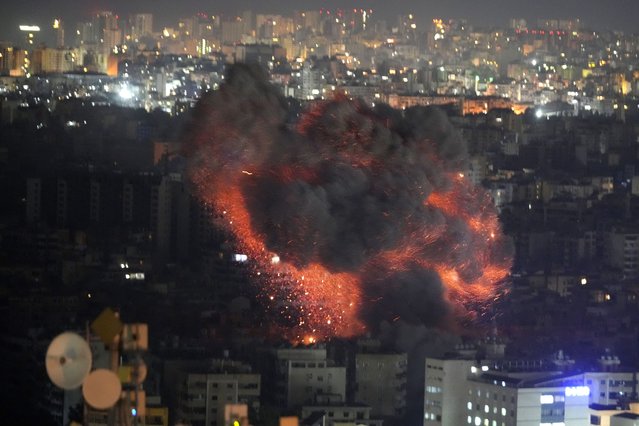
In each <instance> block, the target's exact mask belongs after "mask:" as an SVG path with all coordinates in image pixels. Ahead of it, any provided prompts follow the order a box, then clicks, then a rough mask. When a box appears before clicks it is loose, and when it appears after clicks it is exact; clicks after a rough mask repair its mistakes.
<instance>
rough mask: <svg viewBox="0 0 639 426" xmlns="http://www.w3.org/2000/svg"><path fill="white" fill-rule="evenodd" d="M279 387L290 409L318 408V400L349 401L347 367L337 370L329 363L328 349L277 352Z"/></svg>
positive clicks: (282, 400)
mask: <svg viewBox="0 0 639 426" xmlns="http://www.w3.org/2000/svg"><path fill="white" fill-rule="evenodd" d="M277 361H278V385H279V391H280V395H279V397H280V400H281V403H282V406H285V407H287V408H296V407H301V406H302V405H310V404H314V403H315V402H316V401H317V400H318V397H321V398H326V397H329V396H330V397H331V400H338V401H342V402H343V401H345V399H346V367H337V366H334V365H333V364H332V362H331V361H330V360H327V359H326V349H324V348H289V349H278V350H277Z"/></svg>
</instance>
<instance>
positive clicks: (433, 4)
mask: <svg viewBox="0 0 639 426" xmlns="http://www.w3.org/2000/svg"><path fill="white" fill-rule="evenodd" d="M320 7H324V8H348V7H366V8H372V9H374V11H375V13H376V15H377V16H378V17H379V16H381V17H384V18H386V19H388V20H389V21H391V22H394V19H395V18H394V17H395V16H396V15H397V14H398V13H401V12H413V13H415V14H417V15H418V18H420V19H430V18H432V17H443V18H468V19H469V20H470V22H471V23H474V24H477V25H493V24H494V25H500V26H505V25H506V23H507V19H508V18H511V17H523V18H526V19H536V18H548V17H550V18H569V17H579V18H581V19H582V20H583V21H584V22H586V23H587V24H588V25H589V26H590V27H592V28H595V29H620V30H624V31H629V32H637V31H638V30H639V28H638V25H637V17H638V16H639V1H638V0H605V1H604V0H445V1H418V0H413V1H387V0H371V1H366V2H364V1H356V0H355V1H343V0H342V1H339V0H332V1H324V2H322V1H313V0H260V1H257V0H233V1H232V2H231V1H221V2H207V1H204V0H179V1H176V0H155V1H153V0H89V1H84V2H82V1H79V0H9V1H7V2H3V7H2V13H1V14H0V40H11V41H13V40H16V39H17V37H18V31H17V26H18V24H19V23H25V22H28V23H32V24H36V25H40V26H41V27H45V26H47V25H48V23H49V21H50V18H51V17H53V16H55V15H58V16H61V17H62V18H63V19H65V20H67V21H69V22H73V21H76V20H82V19H87V17H88V16H90V15H91V13H93V12H95V11H98V10H113V11H115V12H117V13H119V14H121V15H123V16H126V14H128V13H131V12H146V11H149V12H152V13H154V14H155V15H156V18H155V19H156V22H157V25H158V26H159V25H167V24H171V23H172V22H174V21H175V20H176V19H178V18H180V17H184V16H189V15H191V14H192V13H193V12H195V11H203V12H209V13H220V12H223V13H232V12H234V11H239V10H243V9H252V10H254V11H256V12H273V13H283V14H285V13H287V12H289V11H291V10H301V9H318V8H320Z"/></svg>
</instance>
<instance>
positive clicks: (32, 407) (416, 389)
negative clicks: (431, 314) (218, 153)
mask: <svg viewBox="0 0 639 426" xmlns="http://www.w3.org/2000/svg"><path fill="white" fill-rule="evenodd" d="M398 13H400V14H399V15H398V16H397V17H396V19H393V20H389V19H381V17H379V16H377V14H376V13H375V11H374V10H371V9H363V8H356V9H344V10H327V9H319V10H301V11H296V12H291V13H288V14H267V13H258V12H254V11H251V10H244V11H240V12H238V13H237V14H233V15H229V14H216V13H213V14H211V13H194V14H193V15H191V16H184V17H181V18H179V19H176V20H175V22H174V23H172V24H171V25H160V24H158V23H157V20H156V19H154V14H153V13H152V11H140V13H135V14H132V15H130V16H122V15H119V14H118V12H117V11H115V10H102V11H97V12H95V13H94V14H93V15H92V16H90V17H87V18H86V19H85V20H84V21H82V22H77V23H76V22H70V21H69V20H66V19H62V18H60V17H54V16H52V17H51V19H50V21H49V22H46V23H44V22H27V23H16V28H18V26H20V30H21V39H16V40H8V41H0V183H1V185H2V188H3V192H2V203H0V281H1V282H2V284H1V285H0V294H1V295H2V297H1V298H0V303H1V310H0V312H2V314H1V315H2V325H3V326H2V335H1V337H0V339H1V341H2V344H0V353H1V354H2V359H3V360H4V361H5V362H4V363H3V364H2V370H1V375H2V377H4V378H5V381H6V383H5V385H4V386H3V387H2V392H1V393H0V407H2V409H0V423H2V424H5V423H6V424H39V425H48V424H52V425H53V424H56V425H65V426H66V425H68V424H72V422H79V423H82V424H95V425H99V424H100V425H101V424H109V422H110V421H111V422H112V420H113V419H112V418H111V420H110V417H109V413H108V411H100V410H92V409H88V408H86V409H85V405H84V404H83V399H82V393H81V392H80V391H79V390H72V391H62V390H60V389H58V388H56V387H55V386H54V385H53V384H52V383H50V381H49V380H48V378H47V376H46V373H45V369H44V354H45V351H46V349H47V345H48V343H49V342H50V341H51V339H52V338H53V337H54V336H55V335H57V334H59V333H61V332H62V331H65V330H72V331H76V332H78V333H80V334H81V335H85V334H86V331H87V324H88V323H90V322H91V321H92V320H93V319H94V318H95V317H96V316H97V315H98V314H100V312H102V311H103V309H104V308H105V307H112V308H113V309H115V310H117V312H119V314H120V315H121V318H123V319H126V321H127V322H130V323H144V324H148V326H149V330H150V332H149V348H148V351H146V352H144V354H143V358H144V362H145V363H146V366H147V374H146V378H145V379H144V381H143V383H142V384H141V387H142V389H143V391H144V398H145V399H144V404H141V405H139V406H137V408H136V409H137V411H136V413H135V415H136V416H138V418H139V420H140V421H143V422H144V423H143V424H147V425H165V426H166V425H168V424H171V425H174V424H188V425H193V426H199V425H202V426H215V425H225V424H233V423H232V420H233V419H235V417H233V415H237V416H239V417H238V418H242V421H246V418H248V422H249V423H250V424H253V425H278V424H281V425H286V424H304V425H374V426H379V425H387V426H393V425H400V424H401V425H405V424H409V425H422V424H423V425H424V426H439V425H450V426H460V425H467V424H468V425H475V426H511V425H521V426H524V425H525V426H528V425H535V426H537V425H539V426H550V425H553V426H560V425H563V426H571V425H611V426H626V425H636V424H639V402H638V401H639V395H638V394H637V387H638V385H639V384H638V382H637V375H638V374H639V221H638V220H639V35H638V34H630V33H624V32H621V31H618V30H614V29H611V30H609V31H607V30H601V29H592V28H591V27H590V26H589V23H588V22H582V21H581V20H579V19H552V18H549V19H543V20H535V21H530V20H526V19H522V18H515V19H512V20H510V21H509V22H505V23H504V25H503V26H501V27H490V28H486V27H482V26H478V25H476V24H475V23H474V22H473V21H472V19H468V20H464V19H445V18H441V19H433V20H429V21H427V22H425V21H424V20H422V19H420V17H419V16H417V15H415V14H413V13H411V12H410V11H399V10H398ZM21 24H23V25H21ZM239 63H246V64H257V66H259V67H260V68H261V69H262V70H264V72H265V73H266V75H267V78H268V80H269V82H270V84H271V86H269V87H272V88H273V90H275V91H276V92H277V93H278V95H279V96H281V99H283V102H284V103H285V104H286V110H285V111H286V113H287V114H288V115H287V117H285V121H286V122H287V123H291V125H293V124H295V123H296V120H297V119H298V117H299V116H300V114H301V113H302V111H304V110H306V109H307V108H309V107H311V106H313V105H317V104H318V103H321V102H322V101H323V100H330V99H354V100H356V102H361V105H363V106H365V107H366V108H371V111H386V110H385V109H384V108H386V107H385V106H384V105H388V106H390V107H391V108H394V109H395V110H396V111H394V112H393V113H392V114H399V115H401V114H406V113H407V112H410V111H411V110H412V109H414V108H416V107H437V108H440V109H441V110H442V111H444V113H445V114H446V116H447V118H448V120H449V121H450V123H452V126H453V127H454V129H455V130H456V132H458V134H459V137H460V138H461V139H463V141H464V143H465V144H466V146H467V151H468V152H467V154H468V155H467V158H465V161H464V166H463V167H464V169H463V171H462V172H461V173H460V175H461V178H465V179H467V180H468V181H469V182H472V183H473V184H475V185H478V186H481V187H483V188H484V189H485V190H486V192H487V194H489V196H490V200H491V203H492V205H494V208H495V210H496V212H498V214H499V218H500V223H501V227H502V228H503V230H504V232H505V233H506V234H507V235H508V236H509V237H511V238H512V241H513V247H514V253H513V267H512V270H511V271H510V274H509V276H508V279H507V280H506V281H507V283H505V286H504V289H503V291H502V292H500V293H499V295H498V296H497V297H495V300H494V301H492V302H491V303H490V304H489V305H488V306H485V307H483V308H482V309H478V312H479V314H478V315H477V316H476V317H475V318H472V319H466V318H464V319H463V320H462V321H460V323H459V324H455V326H449V325H450V324H448V325H447V326H444V327H431V326H430V325H429V326H426V325H420V324H418V325H415V324H411V323H407V322H404V321H403V319H398V320H397V321H390V322H384V323H383V324H380V326H379V327H378V330H376V333H368V334H364V335H361V336H355V337H353V338H351V339H337V338H336V339H332V340H329V341H321V342H318V341H316V339H315V338H313V337H306V338H305V340H304V343H305V344H299V342H290V341H286V339H283V338H282V337H283V335H273V334H276V333H272V332H270V331H267V330H270V329H269V326H270V325H272V324H273V323H277V321H278V319H277V318H274V317H273V315H274V314H273V312H269V313H265V312H264V311H265V309H264V301H262V300H261V299H260V295H259V292H258V291H257V290H256V282H259V279H262V277H263V276H260V278H256V274H255V271H254V270H253V269H252V267H251V264H252V262H253V259H251V258H250V257H249V256H247V254H246V253H244V252H243V251H242V248H241V246H240V245H239V244H237V242H236V241H234V239H233V237H232V235H229V232H228V229H227V228H225V227H224V223H225V222H226V221H227V220H228V218H227V217H226V216H225V214H226V212H219V211H217V210H216V209H215V208H214V206H212V205H210V204H209V203H206V202H203V201H202V200H201V199H200V198H198V197H197V195H196V194H195V193H194V191H193V183H192V182H191V181H190V177H189V175H188V173H187V172H186V165H185V163H186V162H187V160H186V159H185V157H186V156H187V155H188V154H187V153H186V152H185V151H186V150H185V143H184V140H185V138H187V137H189V135H190V134H189V131H188V129H189V128H190V127H189V126H192V120H193V117H194V114H196V113H197V108H198V107H197V105H198V101H199V100H200V99H201V98H202V97H203V96H205V95H206V94H207V93H210V92H215V91H217V90H218V89H219V88H220V87H221V86H223V85H224V84H225V81H226V79H227V75H228V74H227V72H228V71H229V69H231V68H232V67H233V65H234V64H239ZM362 108H363V107H362ZM374 108H377V109H374ZM392 114H391V113H390V112H389V113H388V117H392ZM389 120H390V118H389ZM356 136H358V135H355V136H354V137H356ZM243 172H244V173H245V174H247V175H250V174H251V171H249V170H243ZM291 207H292V208H295V206H291ZM279 260H280V259H279V258H277V259H276V258H275V257H273V258H272V262H273V263H277V262H279ZM257 275H259V274H257ZM264 275H267V273H266V272H265V273H264ZM281 279H282V280H283V281H284V280H285V279H286V278H285V277H284V278H281ZM408 302H409V301H408V300H407V301H406V303H408ZM411 302H419V301H411ZM283 309H284V308H282V311H281V312H278V313H277V314H276V315H275V316H280V317H282V316H285V315H284V314H282V312H284V311H283ZM279 320H281V318H279ZM90 343H91V349H92V351H93V356H94V358H95V360H94V363H95V365H96V366H98V365H101V366H104V367H105V368H108V366H109V365H111V363H113V362H116V363H117V362H120V361H121V363H122V366H123V367H126V365H127V362H128V363H131V362H132V360H133V358H131V359H128V358H127V357H126V356H125V357H123V359H122V360H120V361H118V360H117V359H116V358H114V357H113V356H112V355H110V354H109V352H108V351H107V350H106V349H105V345H104V344H103V343H101V342H100V341H98V340H96V339H95V336H94V338H93V339H90ZM131 374H132V373H131V369H130V368H129V369H127V368H123V369H122V371H121V375H120V377H121V380H122V381H123V383H124V384H125V387H126V386H129V387H131V386H133V384H132V383H133V382H134V378H132V376H131ZM229 410H230V411H229ZM233 410H238V411H233ZM229 413H230V414H229ZM237 413H245V414H241V415H240V414H237ZM127 416H133V414H132V413H127ZM229 416H230V417H229ZM238 421H239V420H238ZM298 422H299V423H298ZM118 424H119V423H118ZM122 424H124V423H122ZM234 426H235V425H234Z"/></svg>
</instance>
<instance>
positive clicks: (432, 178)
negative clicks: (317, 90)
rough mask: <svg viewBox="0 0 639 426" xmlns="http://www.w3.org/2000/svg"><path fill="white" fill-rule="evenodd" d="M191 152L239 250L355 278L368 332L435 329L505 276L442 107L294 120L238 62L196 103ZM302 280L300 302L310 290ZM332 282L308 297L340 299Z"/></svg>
mask: <svg viewBox="0 0 639 426" xmlns="http://www.w3.org/2000/svg"><path fill="white" fill-rule="evenodd" d="M187 151H188V158H189V173H190V177H191V179H192V181H193V182H194V183H195V186H196V188H197V192H198V194H199V196H200V197H201V198H202V199H203V200H205V201H207V202H210V203H212V204H213V205H215V206H216V207H217V208H218V210H221V211H224V212H226V211H227V210H228V211H229V212H230V213H229V216H232V217H229V224H228V227H229V229H230V230H231V231H233V232H234V233H235V234H236V236H237V237H238V240H239V244H240V245H244V246H245V247H246V248H247V250H252V251H253V253H252V255H253V257H255V258H258V262H262V264H265V263H267V261H268V259H269V256H270V255H271V254H272V253H275V254H277V256H279V258H281V259H282V261H283V262H284V263H286V264H288V265H291V267H292V269H293V270H294V271H303V270H304V268H309V267H311V266H316V265H321V268H323V270H325V271H326V274H328V275H330V276H339V277H342V276H348V277H351V278H353V279H354V280H355V281H356V282H357V290H358V294H359V296H358V300H357V302H356V303H355V304H356V305H357V306H356V307H355V308H356V314H355V315H356V317H357V318H358V319H359V320H361V321H362V322H363V323H364V327H365V328H369V329H370V328H374V327H375V325H374V324H379V323H380V321H382V320H386V321H396V320H397V319H401V320H402V321H404V322H406V323H409V324H427V325H432V324H441V323H442V322H443V321H447V319H448V317H449V315H450V314H451V312H453V310H455V309H454V308H453V307H454V305H456V304H459V303H462V304H463V303H464V302H469V301H473V302H474V301H478V300H479V301H485V300H489V299H490V298H491V297H494V295H495V294H496V292H497V290H498V285H497V283H498V282H499V281H501V280H502V279H503V278H504V277H505V276H506V275H507V273H508V270H509V267H510V257H511V245H510V242H509V240H507V239H506V238H504V236H503V235H502V233H501V231H500V229H499V224H498V222H497V216H496V212H495V210H494V208H493V207H492V203H491V201H490V198H489V197H488V196H487V195H486V193H485V192H484V191H483V190H481V189H479V188H475V187H474V186H473V185H472V184H470V183H469V182H468V181H467V180H466V179H465V178H464V177H463V175H462V173H463V171H464V170H465V168H466V164H467V150H466V145H465V143H464V142H463V141H462V139H461V138H460V136H459V134H458V133H457V132H456V131H455V129H454V128H453V127H452V125H451V124H450V122H449V121H448V119H447V117H446V116H445V114H444V113H442V112H441V111H440V110H438V109H435V108H425V107H415V108H410V109H408V110H406V111H404V112H400V111H396V110H393V109H391V108H389V107H387V106H379V107H376V108H370V107H369V106H367V105H365V104H364V103H363V102H360V101H350V100H347V99H343V98H341V97H336V98H335V99H333V100H329V101H323V102H319V103H317V104H316V105H314V106H312V107H310V109H309V110H308V111H306V112H304V113H303V115H302V116H301V117H294V119H292V117H291V112H290V111H289V110H288V109H287V104H286V101H285V100H284V99H283V98H282V97H281V96H280V95H279V93H278V90H277V89H276V88H274V87H273V86H271V85H270V84H269V83H268V80H267V76H266V74H265V73H264V72H262V71H261V70H260V69H259V68H257V67H253V66H247V65H236V66H233V67H231V69H230V71H229V72H228V75H227V77H226V80H225V82H224V84H222V85H221V87H220V89H219V90H218V91H216V92H213V93H209V94H207V95H205V96H204V97H203V98H202V100H201V101H200V102H199V104H198V106H197V107H196V110H195V114H194V118H193V121H192V126H191V128H190V131H189V133H188V137H187ZM234 206H235V207H234ZM260 258H262V259H261V260H260ZM292 273H294V272H292ZM297 280H298V281H300V282H301V280H304V276H301V278H297ZM322 281H323V280H322ZM331 283H333V282H332V281H331ZM306 285H307V286H308V287H307V288H306V289H305V290H304V291H303V292H297V293H295V297H301V298H303V296H302V294H307V293H313V291H315V289H314V288H313V285H314V284H312V283H308V284H306ZM330 285H331V284H330V283H329V287H328V288H326V287H322V292H321V294H317V295H316V296H317V297H315V298H314V299H313V300H312V303H309V306H311V305H312V306H313V309H317V306H318V305H319V306H324V307H326V310H327V311H330V309H329V308H328V306H329V305H331V304H333V302H334V298H336V297H338V295H341V294H342V293H339V292H338V291H337V288H342V287H341V284H340V281H339V280H337V281H336V282H335V283H333V284H332V285H334V286H335V292H334V293H333V292H331V288H330ZM317 288H319V286H317ZM268 291H271V292H273V289H272V288H270V289H268ZM318 291H319V290H318ZM331 293H333V294H331ZM318 297H319V298H320V299H321V298H325V300H323V301H322V300H317V299H318ZM309 302H310V301H309ZM302 304H303V301H302ZM309 309H310V308H309ZM340 309H341V308H340ZM313 318H315V317H313ZM332 318H339V319H340V320H341V321H342V322H347V321H350V320H349V319H348V316H347V314H346V313H345V310H342V311H340V312H338V313H337V314H333V315H332ZM307 320H310V318H307ZM324 320H325V318H324V319H323V320H322V321H324ZM304 322H305V321H301V323H304ZM308 322H309V321H306V323H308ZM310 322H312V321H310ZM316 322H317V323H319V322H320V321H319V320H318V321H316ZM334 322H337V321H335V320H334ZM334 322H333V324H334ZM328 324H331V321H330V318H329V320H328ZM317 327H318V324H315V325H313V328H314V329H315V328H317ZM356 333H357V332H353V331H351V334H356ZM329 334H330V333H329ZM337 334H349V333H348V332H341V333H340V332H338V333H337Z"/></svg>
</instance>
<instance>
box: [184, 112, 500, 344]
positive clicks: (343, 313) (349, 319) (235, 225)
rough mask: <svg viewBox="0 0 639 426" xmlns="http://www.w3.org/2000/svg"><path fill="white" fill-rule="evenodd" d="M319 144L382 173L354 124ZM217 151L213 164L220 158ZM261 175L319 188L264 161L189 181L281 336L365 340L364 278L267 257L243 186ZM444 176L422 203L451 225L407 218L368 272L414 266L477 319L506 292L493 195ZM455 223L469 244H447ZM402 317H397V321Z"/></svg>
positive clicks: (199, 173) (200, 172)
mask: <svg viewBox="0 0 639 426" xmlns="http://www.w3.org/2000/svg"><path fill="white" fill-rule="evenodd" d="M322 108H324V107H323V106H322V104H320V106H319V107H317V108H316V109H312V110H311V111H310V112H309V113H307V114H306V115H305V117H304V118H302V120H301V122H300V124H299V125H298V128H297V131H298V132H300V133H302V134H304V133H305V132H306V131H307V129H308V128H309V125H308V123H310V122H312V121H313V120H316V119H317V118H318V117H320V116H322V115H323V114H324V113H325V111H324V110H323V109H322ZM329 130H330V129H328V130H327V132H328V131H329ZM214 131H215V132H217V134H214V135H209V136H210V137H211V138H228V137H231V138H232V137H235V135H234V129H223V128H219V127H218V128H216V129H215V130H214ZM307 136H309V137H311V135H307ZM319 139H320V140H323V141H326V143H328V144H331V145H332V146H337V147H339V154H338V155H340V157H339V160H340V161H344V162H345V163H347V164H350V165H351V166H353V167H370V166H373V167H375V166H374V164H375V163H374V161H375V160H374V159H373V157H372V156H371V155H370V154H369V153H367V151H366V145H367V144H368V142H369V141H368V140H367V136H366V135H365V134H362V133H359V132H358V131H357V127H356V126H352V127H347V130H346V131H344V132H343V133H341V134H339V135H332V134H331V135H329V137H327V139H328V140H327V139H325V138H323V137H320V138H319ZM214 150H215V148H213V151H212V156H213V157H215V156H216V152H215V151H214ZM220 157H221V155H220ZM260 173H269V174H271V175H272V176H274V177H276V178H277V179H278V180H279V181H280V182H292V181H295V180H300V181H304V182H306V183H312V182H314V181H315V180H316V179H317V176H316V173H315V170H314V169H313V167H312V165H311V166H308V167H301V166H298V165H290V166H289V165H278V166H276V167H274V168H271V169H266V170H265V169H260V166H259V165H257V164H243V165H242V166H241V167H240V168H238V169H233V167H227V168H224V170H223V173H216V174H215V175H213V173H211V172H210V171H208V170H207V169H206V168H204V167H202V168H198V169H196V170H195V172H193V173H192V174H191V179H192V180H193V181H194V183H195V184H196V186H197V188H198V190H199V195H200V197H201V198H202V199H203V200H204V201H206V202H208V203H210V204H211V205H213V207H214V209H215V211H216V213H217V216H218V217H219V218H220V220H221V221H223V226H224V227H225V228H226V229H227V230H229V231H231V232H232V234H233V235H234V237H235V239H236V245H237V249H238V250H241V252H243V253H245V254H247V255H248V257H249V259H250V261H251V265H252V266H251V268H252V270H253V274H254V275H256V276H258V277H259V278H256V279H258V280H259V281H260V283H261V284H262V285H263V287H262V289H261V291H262V293H263V299H264V300H265V301H266V303H267V305H268V306H269V308H270V309H272V310H274V311H275V312H277V313H278V315H279V317H280V318H282V319H285V320H288V323H289V324H290V327H283V329H282V330H281V333H282V336H283V337H286V338H288V339H289V340H291V341H294V342H302V343H305V344H312V343H315V342H317V341H320V340H324V339H327V338H330V337H332V336H337V337H352V336H356V335H360V334H362V333H364V332H365V331H366V326H365V324H364V322H363V320H362V318H361V317H360V313H361V310H362V305H363V303H369V302H370V301H368V300H366V295H365V294H362V279H363V278H362V274H361V273H360V272H357V273H355V272H340V273H336V272H332V271H330V270H329V269H327V268H326V267H325V266H323V265H321V264H320V263H317V262H316V263H310V264H308V265H306V266H304V267H298V266H295V265H294V264H293V261H292V259H288V261H287V259H286V258H283V257H282V258H281V259H280V256H283V255H282V253H274V252H272V251H270V250H269V249H268V248H267V245H266V240H265V237H264V236H263V235H260V234H259V233H257V232H256V231H255V228H254V227H253V226H252V222H251V221H252V218H251V214H250V212H249V209H248V206H247V202H246V200H245V199H244V195H243V192H242V185H243V184H244V183H247V182H251V181H250V179H256V178H259V174H260ZM447 178H448V181H449V185H448V186H447V187H446V188H447V189H446V190H438V191H436V192H432V193H430V194H424V198H425V199H424V200H423V204H424V206H425V207H426V208H428V209H431V210H432V211H435V212H437V213H438V214H440V215H441V216H443V217H445V219H446V220H441V221H439V222H438V221H433V223H418V224H415V225H414V226H412V224H411V223H410V219H406V220H407V222H408V223H407V229H409V230H410V231H409V233H408V235H406V236H405V237H404V238H403V239H401V241H400V242H399V243H398V244H396V245H395V246H394V247H393V248H391V249H387V250H383V251H381V252H379V253H376V254H375V255H374V256H372V257H371V258H370V259H369V260H367V262H366V263H365V264H364V265H362V268H361V270H362V271H368V272H369V273H370V271H376V272H377V271H378V272H379V274H378V276H376V278H379V279H381V280H382V281H383V280H384V279H385V278H388V279H389V280H390V276H391V275H392V274H393V273H394V272H397V271H405V270H408V269H409V268H410V267H411V265H419V266H420V267H422V268H424V269H428V270H431V271H434V272H435V273H437V275H438V276H439V278H440V279H441V281H442V283H443V289H444V290H443V291H444V298H445V300H446V301H447V302H448V303H449V304H450V305H451V306H452V307H453V309H454V310H455V311H456V312H465V313H466V314H468V315H469V316H473V315H477V314H478V313H480V312H478V308H477V306H478V305H486V304H488V303H490V302H491V301H493V300H494V299H495V298H496V297H497V296H498V294H499V293H500V292H501V290H502V283H503V282H504V280H505V279H506V278H507V277H508V274H509V271H510V267H511V259H510V258H500V259H498V260H494V259H492V258H491V255H492V253H493V252H494V251H495V250H496V248H497V247H498V246H497V244H500V243H501V241H500V239H501V238H502V237H503V236H502V232H501V227H500V224H499V220H498V217H497V212H496V210H495V208H494V207H493V204H492V201H491V199H490V197H489V196H488V194H487V193H486V192H485V191H484V190H483V189H481V188H477V187H475V186H474V185H473V184H472V183H471V182H470V181H469V180H468V179H467V178H466V177H465V176H464V175H462V174H454V173H450V174H449V175H447ZM418 200H421V199H418ZM291 208H294V206H291ZM441 216H440V217H441ZM389 220H398V218H390V219H389ZM400 220H401V218H400ZM411 226H412V227H411ZM455 226H462V227H466V228H467V229H468V230H469V231H470V232H467V233H466V234H467V235H469V237H467V238H465V239H463V240H462V241H458V240H455V239H454V238H452V237H450V235H453V233H454V227H455ZM462 254H463V255H462ZM274 259H277V261H274ZM460 259H463V260H460ZM391 287H392V283H389V288H391ZM479 309H481V308H479ZM399 319H401V318H400V317H399V316H397V317H395V318H393V320H399ZM274 327H276V326H274Z"/></svg>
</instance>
